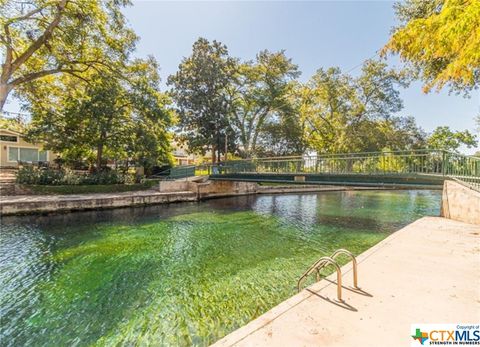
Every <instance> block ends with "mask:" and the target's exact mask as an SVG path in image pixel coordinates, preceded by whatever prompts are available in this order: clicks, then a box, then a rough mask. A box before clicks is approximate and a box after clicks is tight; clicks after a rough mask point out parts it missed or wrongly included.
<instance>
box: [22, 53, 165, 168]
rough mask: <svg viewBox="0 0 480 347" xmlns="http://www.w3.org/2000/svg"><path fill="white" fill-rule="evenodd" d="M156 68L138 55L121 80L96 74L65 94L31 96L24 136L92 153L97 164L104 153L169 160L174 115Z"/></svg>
mask: <svg viewBox="0 0 480 347" xmlns="http://www.w3.org/2000/svg"><path fill="white" fill-rule="evenodd" d="M156 68H157V66H156V64H155V63H154V61H152V60H150V61H146V62H145V61H141V60H139V61H136V62H135V63H134V64H132V65H131V66H129V68H128V69H127V70H126V71H125V72H126V73H127V76H126V77H127V78H125V79H120V78H118V77H117V76H115V75H113V74H107V73H101V74H96V75H93V76H91V78H90V82H89V83H88V84H85V85H82V86H81V87H80V88H76V89H70V90H69V91H70V92H69V93H65V94H61V95H52V96H51V97H50V98H47V99H46V100H32V101H33V102H32V104H31V105H32V106H31V111H32V114H33V118H32V124H31V126H30V131H29V133H28V136H29V137H31V138H35V139H41V140H42V141H43V142H45V143H46V144H47V148H49V149H52V150H54V151H57V152H60V153H64V154H65V155H66V156H67V157H72V159H82V158H89V157H90V158H91V157H95V158H96V160H95V161H96V167H97V169H98V168H101V167H102V166H103V165H104V162H103V158H104V156H105V154H106V155H107V157H109V158H115V159H117V160H118V159H123V160H135V161H136V162H139V163H141V164H143V165H148V164H149V163H150V164H151V163H157V162H162V161H163V162H168V161H169V160H170V157H169V155H170V154H169V153H170V145H169V136H168V133H167V130H168V127H169V126H170V125H171V124H172V114H171V111H169V110H168V109H167V106H168V104H169V99H168V97H166V96H165V95H164V94H162V93H160V92H159V90H158V84H159V76H158V73H157V70H156ZM80 115H81V116H80Z"/></svg>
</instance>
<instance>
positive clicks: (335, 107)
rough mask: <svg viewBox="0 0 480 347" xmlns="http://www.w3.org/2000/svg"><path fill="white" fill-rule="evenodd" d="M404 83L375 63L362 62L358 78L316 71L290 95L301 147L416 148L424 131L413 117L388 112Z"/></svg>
mask: <svg viewBox="0 0 480 347" xmlns="http://www.w3.org/2000/svg"><path fill="white" fill-rule="evenodd" d="M407 84H408V80H407V78H406V76H405V75H403V74H402V73H397V72H395V71H394V70H389V69H387V65H386V64H385V63H383V62H379V61H373V60H368V61H366V62H365V63H364V66H363V68H362V74H361V75H360V76H359V77H358V78H353V77H352V76H350V75H348V74H344V73H342V71H341V70H340V69H339V68H329V69H327V70H324V69H319V70H318V71H317V72H316V74H315V75H314V76H313V77H312V78H311V79H310V81H308V82H307V83H306V84H305V85H300V84H299V85H297V88H296V90H295V92H294V95H293V98H295V99H296V100H295V101H294V103H295V107H296V109H297V110H298V115H299V119H298V121H297V124H299V125H300V128H301V129H302V132H303V139H304V141H305V143H306V145H307V146H308V148H310V149H313V150H316V151H317V152H319V153H340V152H360V151H378V150H382V149H383V148H386V147H388V148H391V149H407V148H415V147H417V146H419V145H420V144H422V139H423V137H424V135H423V132H422V130H421V129H419V128H418V127H417V126H416V124H415V122H414V120H413V119H412V118H401V117H395V116H394V114H395V113H397V112H398V111H400V110H401V109H402V108H403V103H402V100H401V98H400V95H399V91H398V87H403V86H406V85H407Z"/></svg>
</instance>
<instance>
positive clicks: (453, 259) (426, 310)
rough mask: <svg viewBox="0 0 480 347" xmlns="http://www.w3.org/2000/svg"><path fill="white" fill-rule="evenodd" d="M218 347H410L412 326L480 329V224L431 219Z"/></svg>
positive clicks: (400, 233)
mask: <svg viewBox="0 0 480 347" xmlns="http://www.w3.org/2000/svg"><path fill="white" fill-rule="evenodd" d="M357 259H358V261H359V265H358V271H359V277H358V278H359V286H360V287H361V290H356V289H354V288H352V272H351V264H347V265H346V266H344V267H343V268H342V273H343V286H344V287H343V299H344V302H338V301H337V300H336V284H335V283H333V281H334V280H336V279H335V276H330V277H328V279H326V280H323V281H320V282H318V283H316V284H315V285H313V286H311V287H309V288H308V289H305V290H303V291H302V292H300V293H299V294H297V295H295V296H293V297H292V298H290V299H288V300H286V301H284V302H283V303H281V304H280V305H278V306H276V307H275V308H273V309H272V310H270V311H268V312H267V313H265V314H264V315H262V316H260V317H259V318H257V319H256V320H254V321H252V322H250V323H249V324H247V325H246V326H244V327H242V328H240V329H238V330H236V331H234V332H233V333H231V334H230V335H228V336H226V337H225V338H223V339H221V340H220V341H218V342H217V343H215V344H214V346H216V347H219V346H290V347H292V346H342V347H343V346H355V347H359V346H368V347H373V346H410V344H411V342H412V338H411V337H410V335H411V333H410V331H411V324H415V323H452V324H456V323H477V324H478V323H480V225H473V224H465V223H462V222H456V221H452V220H449V219H445V218H440V217H425V218H422V219H420V220H418V221H416V222H414V223H412V224H410V225H408V226H407V227H405V228H403V229H401V230H399V231H397V232H395V233H394V234H392V235H391V236H389V237H388V238H387V239H385V240H384V241H382V242H380V243H379V244H377V245H376V246H374V247H372V248H371V249H369V250H368V251H366V252H365V253H363V254H361V255H360V256H359V257H357Z"/></svg>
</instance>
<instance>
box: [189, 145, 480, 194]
mask: <svg viewBox="0 0 480 347" xmlns="http://www.w3.org/2000/svg"><path fill="white" fill-rule="evenodd" d="M197 170H200V168H197ZM202 170H204V173H206V174H208V175H209V178H210V179H211V180H233V181H249V182H272V183H297V184H324V185H342V186H365V187H379V186H381V187H392V188H393V187H419V188H434V187H435V188H436V187H441V186H442V184H443V181H444V180H445V179H453V180H457V181H460V182H461V183H462V184H464V185H466V186H468V187H470V188H472V189H475V190H480V158H478V157H473V156H465V155H461V154H458V153H453V152H448V151H441V150H411V151H383V152H361V153H342V154H320V155H303V156H290V157H271V158H254V159H245V160H231V161H225V162H221V163H219V164H213V165H208V166H206V167H203V168H202Z"/></svg>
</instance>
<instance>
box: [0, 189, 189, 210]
mask: <svg viewBox="0 0 480 347" xmlns="http://www.w3.org/2000/svg"><path fill="white" fill-rule="evenodd" d="M196 200H197V195H196V194H195V193H193V192H191V191H177V192H170V193H159V192H157V191H142V192H127V193H118V194H79V195H49V196H35V195H34V196H12V197H7V198H3V199H2V200H1V201H0V214H1V215H14V214H34V213H50V212H64V211H79V210H96V209H109V208H117V207H129V206H139V205H153V204H165V203H171V202H181V201H196Z"/></svg>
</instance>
